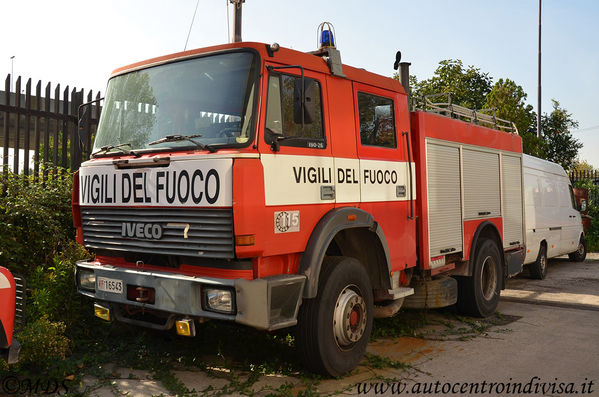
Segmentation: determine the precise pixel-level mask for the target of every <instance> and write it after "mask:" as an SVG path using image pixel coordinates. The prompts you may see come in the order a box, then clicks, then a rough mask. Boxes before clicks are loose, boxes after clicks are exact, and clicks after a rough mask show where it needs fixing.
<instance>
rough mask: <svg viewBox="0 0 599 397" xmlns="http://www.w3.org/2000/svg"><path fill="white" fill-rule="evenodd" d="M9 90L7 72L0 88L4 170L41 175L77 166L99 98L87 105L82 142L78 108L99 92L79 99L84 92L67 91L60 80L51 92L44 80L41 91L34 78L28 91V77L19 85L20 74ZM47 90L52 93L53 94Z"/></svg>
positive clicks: (93, 128) (92, 131) (93, 126)
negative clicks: (51, 169) (12, 88)
mask: <svg viewBox="0 0 599 397" xmlns="http://www.w3.org/2000/svg"><path fill="white" fill-rule="evenodd" d="M14 83H15V84H14V87H15V89H14V92H11V76H10V74H9V75H8V76H7V77H6V81H5V85H4V87H5V88H4V91H1V90H0V147H1V148H2V151H1V152H0V157H1V166H2V168H3V169H4V171H5V172H6V171H8V170H12V172H14V173H17V174H18V173H21V174H25V175H34V176H36V177H41V178H44V179H45V178H46V176H47V172H48V169H49V168H51V167H62V168H67V169H71V170H73V171H74V170H77V169H79V166H80V165H81V161H82V159H83V160H84V159H87V158H88V157H89V153H90V150H91V142H92V137H93V136H94V135H95V131H96V127H97V124H98V120H99V118H100V112H101V108H100V106H98V103H99V102H96V103H95V104H94V105H91V109H90V108H88V109H87V110H88V112H89V113H90V114H89V116H90V117H89V122H88V123H86V125H85V128H84V131H81V132H82V133H83V134H82V136H83V137H84V142H83V143H82V144H81V143H80V138H79V136H80V135H79V132H80V131H79V129H78V125H77V121H78V109H79V106H80V105H81V104H82V103H84V102H90V101H92V100H93V99H98V100H99V99H100V92H97V93H96V95H95V98H94V93H93V92H92V91H89V92H88V94H87V98H86V99H85V100H84V98H85V95H84V90H83V89H81V90H77V88H73V89H72V90H71V89H70V88H69V86H66V88H64V90H62V91H61V87H60V84H57V85H56V87H55V88H54V90H52V84H51V83H48V84H47V85H46V87H45V89H44V91H43V92H42V82H41V81H38V82H37V85H36V86H35V92H33V93H32V85H31V79H28V80H27V82H26V83H25V87H24V89H23V87H22V83H21V77H18V78H17V79H16V81H14ZM52 91H54V92H53V95H52Z"/></svg>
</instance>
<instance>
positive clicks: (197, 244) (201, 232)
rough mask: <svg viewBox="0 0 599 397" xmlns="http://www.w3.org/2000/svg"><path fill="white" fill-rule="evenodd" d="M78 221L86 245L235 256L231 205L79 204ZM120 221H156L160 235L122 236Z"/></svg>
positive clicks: (195, 255) (144, 251) (97, 247)
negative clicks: (194, 207)
mask: <svg viewBox="0 0 599 397" xmlns="http://www.w3.org/2000/svg"><path fill="white" fill-rule="evenodd" d="M81 221H82V226H83V241H84V243H85V246H86V247H87V248H92V249H97V250H108V251H125V252H139V253H148V254H158V255H174V256H192V257H196V258H197V257H203V258H219V259H232V258H234V256H235V252H234V245H233V210H232V209H203V208H202V209H180V208H167V209H153V208H94V207H82V208H81ZM123 223H128V224H129V225H131V224H139V223H141V224H148V223H151V224H160V225H161V226H162V230H163V233H162V237H161V238H160V239H151V238H136V237H123V235H122V230H123ZM187 226H189V228H187ZM186 228H187V238H185V229H186Z"/></svg>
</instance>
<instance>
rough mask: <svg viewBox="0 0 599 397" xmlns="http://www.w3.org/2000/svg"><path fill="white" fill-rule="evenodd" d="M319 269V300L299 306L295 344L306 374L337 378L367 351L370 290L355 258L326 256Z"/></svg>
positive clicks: (370, 324) (369, 326)
mask: <svg viewBox="0 0 599 397" xmlns="http://www.w3.org/2000/svg"><path fill="white" fill-rule="evenodd" d="M322 266H323V268H322V271H321V274H320V279H319V286H318V295H317V296H316V298H314V299H307V300H304V302H303V303H302V306H301V307H300V312H299V315H298V325H297V334H296V345H297V348H298V351H299V354H300V357H301V359H302V361H303V362H304V365H305V366H306V367H307V368H308V369H310V370H311V371H313V372H319V373H321V374H325V375H330V376H340V375H343V374H344V373H346V372H348V371H351V370H352V369H354V368H355V367H356V365H358V363H359V362H360V360H361V359H362V357H363V355H364V352H365V351H366V345H367V344H368V339H369V338H370V331H371V329H372V317H373V303H372V302H373V300H372V287H371V285H370V281H369V278H368V273H367V272H366V269H364V267H363V266H362V265H361V264H360V262H358V261H357V260H356V259H353V258H347V257H341V256H335V257H327V258H325V260H324V261H323V264H322Z"/></svg>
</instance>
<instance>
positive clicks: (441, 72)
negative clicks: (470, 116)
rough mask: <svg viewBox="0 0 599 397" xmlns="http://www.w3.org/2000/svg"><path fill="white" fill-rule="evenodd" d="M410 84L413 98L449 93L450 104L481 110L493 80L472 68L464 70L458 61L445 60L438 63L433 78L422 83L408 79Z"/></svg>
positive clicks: (486, 74) (414, 79)
mask: <svg viewBox="0 0 599 397" xmlns="http://www.w3.org/2000/svg"><path fill="white" fill-rule="evenodd" d="M410 83H411V85H412V92H413V95H415V96H423V95H431V94H439V93H444V92H451V93H452V95H451V99H452V103H455V104H457V105H461V106H465V107H467V108H470V109H482V107H483V105H484V104H485V101H486V97H487V94H488V93H489V92H490V91H491V84H492V83H493V80H492V78H491V77H489V74H488V73H482V72H481V71H480V69H478V68H475V67H474V66H468V68H467V69H465V68H464V65H463V63H462V61H460V60H459V59H446V60H443V61H441V62H439V66H438V67H437V69H436V70H435V74H434V76H433V77H431V78H430V79H426V80H422V81H418V80H417V79H416V78H415V77H414V78H410Z"/></svg>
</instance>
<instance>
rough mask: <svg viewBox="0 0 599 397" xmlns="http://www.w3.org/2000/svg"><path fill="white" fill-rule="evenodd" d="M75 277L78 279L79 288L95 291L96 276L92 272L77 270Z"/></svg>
mask: <svg viewBox="0 0 599 397" xmlns="http://www.w3.org/2000/svg"><path fill="white" fill-rule="evenodd" d="M77 277H78V278H79V288H81V289H85V290H88V291H95V290H96V275H95V274H94V272H93V271H92V270H87V269H81V268H79V271H78V272H77Z"/></svg>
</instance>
